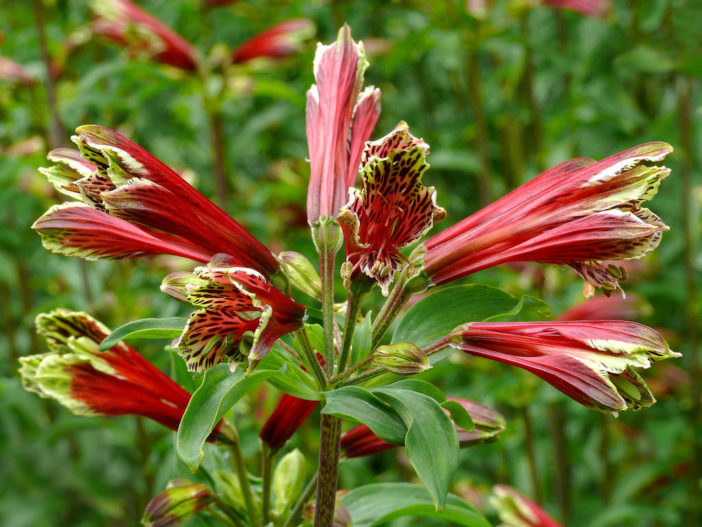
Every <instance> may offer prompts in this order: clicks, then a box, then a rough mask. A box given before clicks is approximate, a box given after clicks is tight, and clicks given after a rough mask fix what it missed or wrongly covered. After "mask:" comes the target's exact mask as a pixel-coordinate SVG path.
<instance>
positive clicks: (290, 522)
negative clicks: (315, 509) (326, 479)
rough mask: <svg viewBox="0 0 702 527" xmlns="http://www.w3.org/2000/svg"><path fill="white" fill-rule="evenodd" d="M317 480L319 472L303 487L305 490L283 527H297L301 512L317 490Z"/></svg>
mask: <svg viewBox="0 0 702 527" xmlns="http://www.w3.org/2000/svg"><path fill="white" fill-rule="evenodd" d="M318 478H319V472H317V473H316V474H315V475H314V476H312V479H311V480H310V482H309V483H308V484H307V486H306V487H305V490H304V491H303V492H302V495H301V496H300V499H298V500H297V503H296V504H295V507H294V508H293V510H292V511H291V512H290V516H288V519H287V521H286V522H285V523H284V524H283V527H293V526H295V525H297V522H298V521H299V520H300V518H301V517H302V512H303V511H304V510H305V505H306V504H307V502H308V501H309V500H310V498H312V496H313V495H314V491H315V490H316V489H317V479H318Z"/></svg>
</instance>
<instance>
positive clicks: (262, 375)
mask: <svg viewBox="0 0 702 527" xmlns="http://www.w3.org/2000/svg"><path fill="white" fill-rule="evenodd" d="M279 373H280V372H278V371H274V370H261V371H258V370H257V371H255V372H253V373H251V374H250V375H248V376H246V377H244V373H243V371H241V369H239V370H237V371H235V372H234V373H232V372H231V371H230V370H229V366H228V365H227V364H219V365H217V366H216V367H214V368H212V369H211V370H209V371H207V373H205V376H204V377H203V379H202V384H201V385H200V387H199V388H198V389H197V390H195V393H193V396H192V397H191V398H190V402H189V403H188V407H187V408H186V409H185V413H184V414H183V419H182V420H181V422H180V426H179V427H178V436H177V441H176V450H177V452H178V456H179V457H180V459H182V460H183V462H184V463H185V464H186V465H187V466H188V468H189V469H190V470H191V471H193V472H195V471H196V470H197V468H198V466H199V465H200V461H201V460H202V456H204V454H205V453H204V452H203V450H202V446H203V445H204V444H205V441H206V440H207V437H208V436H209V435H210V432H212V430H213V429H214V427H215V425H216V424H217V423H218V422H219V420H220V419H221V418H222V416H224V414H225V413H226V412H227V410H229V409H230V408H231V407H232V406H234V404H235V403H236V402H237V401H238V400H239V399H241V398H242V397H243V396H244V395H245V394H246V393H248V392H249V391H250V390H252V389H253V388H255V387H256V386H258V385H259V384H261V383H262V382H263V381H265V380H266V379H269V378H271V377H273V376H274V375H278V374H279Z"/></svg>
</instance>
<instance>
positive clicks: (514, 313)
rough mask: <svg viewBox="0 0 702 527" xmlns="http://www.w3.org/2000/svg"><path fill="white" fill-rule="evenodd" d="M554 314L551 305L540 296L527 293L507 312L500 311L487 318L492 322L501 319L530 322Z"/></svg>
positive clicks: (546, 318)
mask: <svg viewBox="0 0 702 527" xmlns="http://www.w3.org/2000/svg"><path fill="white" fill-rule="evenodd" d="M552 316H553V313H552V312H551V306H550V305H548V303H546V302H544V301H543V300H541V299H540V298H536V297H535V296H529V295H525V296H523V297H522V298H520V299H519V302H517V305H516V306H514V308H513V309H511V310H510V311H508V312H507V313H500V314H497V315H494V316H492V317H488V318H486V319H485V320H486V321H488V320H489V321H490V322H499V321H501V320H510V321H513V322H529V321H535V320H548V319H549V318H551V317H552Z"/></svg>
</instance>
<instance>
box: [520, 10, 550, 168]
mask: <svg viewBox="0 0 702 527" xmlns="http://www.w3.org/2000/svg"><path fill="white" fill-rule="evenodd" d="M521 22H522V34H523V35H524V40H525V41H526V49H525V50H524V77H523V79H522V90H523V96H524V99H525V100H526V103H527V106H528V107H529V114H530V117H531V126H530V128H531V133H530V134H528V135H527V137H528V138H529V145H528V148H526V151H530V152H533V153H534V155H535V157H536V166H537V168H538V169H539V172H543V170H544V168H545V165H544V152H543V130H542V126H541V108H539V103H538V101H537V100H536V95H535V94H534V52H533V50H532V48H531V42H530V41H529V40H530V39H529V37H530V35H529V18H528V11H527V12H526V13H525V15H524V17H523V18H522V21H521Z"/></svg>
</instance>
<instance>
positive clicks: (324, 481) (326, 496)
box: [314, 414, 341, 527]
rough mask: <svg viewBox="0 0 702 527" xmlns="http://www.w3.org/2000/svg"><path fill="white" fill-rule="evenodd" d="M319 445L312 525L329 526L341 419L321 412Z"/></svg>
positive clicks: (331, 517) (315, 526) (337, 469)
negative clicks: (315, 497) (315, 498)
mask: <svg viewBox="0 0 702 527" xmlns="http://www.w3.org/2000/svg"><path fill="white" fill-rule="evenodd" d="M321 421H322V422H321V437H320V445H319V479H318V480H317V501H316V504H315V509H314V527H331V525H332V523H333V522H334V510H335V507H336V486H337V478H338V472H339V452H340V441H339V440H340V438H341V419H339V418H338V417H335V416H333V415H328V414H322V419H321Z"/></svg>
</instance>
